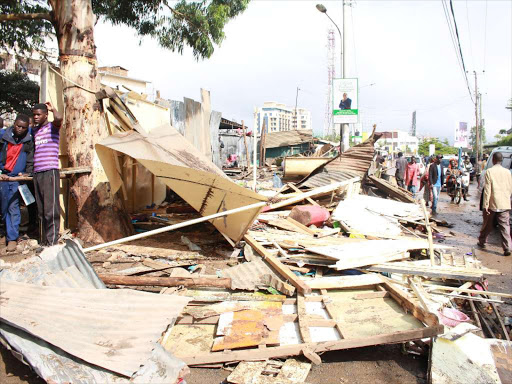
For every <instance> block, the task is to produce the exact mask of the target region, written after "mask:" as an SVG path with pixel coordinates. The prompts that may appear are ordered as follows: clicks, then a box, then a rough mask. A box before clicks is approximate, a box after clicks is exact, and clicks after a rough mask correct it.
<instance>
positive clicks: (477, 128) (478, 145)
mask: <svg viewBox="0 0 512 384" xmlns="http://www.w3.org/2000/svg"><path fill="white" fill-rule="evenodd" d="M473 74H474V75H475V143H476V161H479V160H480V156H479V153H480V138H479V136H480V129H479V126H478V83H477V81H478V80H477V76H476V71H473Z"/></svg>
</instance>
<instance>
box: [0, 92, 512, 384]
mask: <svg viewBox="0 0 512 384" xmlns="http://www.w3.org/2000/svg"><path fill="white" fill-rule="evenodd" d="M103 97H107V98H108V99H109V100H108V101H109V103H110V106H109V107H108V108H107V109H108V110H109V111H111V113H113V115H114V116H113V117H114V118H116V119H117V121H119V122H121V123H120V125H121V127H120V130H122V131H126V132H123V133H117V134H113V135H111V136H110V137H109V138H107V139H105V140H104V141H103V142H102V143H100V144H99V145H98V147H97V149H98V153H99V155H100V159H101V161H102V162H103V163H104V165H105V164H106V165H105V170H106V173H107V175H108V176H109V178H110V181H111V184H112V188H113V190H114V191H115V190H117V189H119V188H120V187H121V182H120V181H119V180H118V178H116V177H118V176H116V172H115V170H116V166H117V164H115V163H113V164H110V162H113V160H112V159H115V158H116V156H112V153H111V152H112V151H115V152H118V153H124V154H125V155H126V156H131V157H133V158H134V159H136V160H137V161H138V162H139V163H141V164H142V165H144V167H146V168H147V170H148V171H149V172H151V173H152V174H154V175H155V177H156V178H157V179H158V180H160V181H162V182H163V183H165V184H166V185H168V186H169V187H170V188H171V189H172V190H173V191H174V192H175V193H176V194H177V195H178V196H179V197H180V198H181V199H176V200H175V201H174V202H173V203H164V204H162V205H161V206H159V207H155V208H151V209H147V210H144V211H141V212H137V213H135V214H134V215H133V219H134V221H135V226H136V228H137V229H138V232H139V233H138V234H136V235H133V236H130V237H128V238H125V239H120V240H116V241H113V242H110V243H106V244H99V245H97V246H94V247H89V248H85V249H82V248H81V247H80V246H79V245H78V244H77V243H76V242H73V241H68V242H67V243H66V245H63V246H58V247H54V248H52V249H49V250H47V251H45V253H43V254H41V256H40V257H34V258H31V259H28V260H26V261H24V262H22V263H20V264H17V265H11V266H6V267H8V268H5V269H4V270H3V271H2V272H1V273H0V281H1V286H0V290H1V297H2V300H1V301H0V334H1V336H2V340H3V341H4V344H5V345H8V346H9V348H11V349H12V350H13V351H14V352H15V353H17V354H20V355H22V356H23V359H24V361H26V362H27V363H28V364H29V365H30V366H31V367H33V368H34V370H35V371H36V372H37V373H38V374H39V375H40V376H41V377H43V378H44V379H45V380H46V381H52V382H74V381H78V379H77V377H80V378H81V379H80V380H81V381H84V380H82V379H83V378H88V379H87V380H85V381H96V382H128V381H131V382H145V383H151V382H154V383H159V382H168V383H179V382H183V378H184V376H185V375H186V374H187V373H188V368H187V366H194V367H197V366H202V367H212V368H215V367H227V369H231V368H230V365H231V364H233V363H238V362H240V363H239V364H238V366H236V368H235V369H234V370H232V372H231V374H230V375H229V377H228V378H227V382H229V383H236V384H242V383H286V384H287V383H303V382H306V380H307V376H308V373H309V371H310V369H311V364H315V365H317V364H321V362H322V358H321V354H322V353H325V352H328V351H335V350H342V349H351V348H358V347H364V346H374V345H381V344H390V343H403V345H404V346H405V348H406V350H407V351H408V352H409V353H413V354H422V355H426V356H430V362H431V364H430V374H431V379H432V382H434V383H435V382H461V381H460V378H467V377H468V376H467V374H466V373H464V374H462V373H460V371H463V370H464V369H466V368H464V367H465V366H466V365H467V364H465V362H466V361H468V360H469V361H471V362H472V363H473V364H472V367H471V369H468V370H467V372H472V374H473V376H471V377H476V376H475V375H476V374H475V370H477V371H479V374H480V376H479V377H482V378H483V379H482V380H481V381H480V382H496V383H500V382H503V383H504V382H506V381H505V379H503V378H504V377H505V376H504V375H505V374H507V373H506V369H505V368H503V366H504V364H502V363H501V361H502V360H500V359H505V360H506V359H509V361H510V359H511V355H512V353H511V348H512V345H511V344H510V332H511V330H510V324H505V322H504V321H503V318H502V316H501V315H500V314H499V310H498V308H497V306H496V305H497V304H501V303H503V301H502V299H508V298H511V297H512V295H511V294H505V293H498V292H490V291H488V287H487V285H486V280H485V276H486V275H493V274H498V273H499V272H498V271H495V270H491V269H487V268H484V267H483V266H482V264H481V263H480V261H479V260H478V259H477V257H476V255H475V254H474V252H473V253H472V254H471V255H458V254H456V253H455V252H454V250H453V249H452V248H450V247H449V246H445V245H443V244H441V243H438V242H437V243H436V242H434V239H435V238H437V239H441V238H443V237H445V236H450V234H449V233H446V232H444V231H443V226H447V225H448V224H447V223H445V222H440V221H438V220H433V219H432V218H430V217H429V215H428V213H427V210H426V208H425V206H424V204H423V203H422V204H418V203H417V202H416V201H414V199H412V196H410V194H409V193H408V192H407V191H405V190H403V189H401V188H399V187H397V186H396V185H393V184H391V183H390V182H387V181H385V180H382V179H377V178H375V177H373V176H371V175H369V174H368V173H371V171H370V172H369V169H370V170H371V168H372V159H371V158H372V153H371V152H372V151H373V142H372V140H374V138H372V139H371V140H370V141H368V142H365V143H363V144H360V145H359V146H356V147H354V148H352V149H351V150H349V151H347V152H346V153H345V154H342V155H341V156H340V157H339V158H338V159H335V160H332V161H330V162H328V163H327V164H321V165H319V166H318V168H317V169H314V170H313V171H312V172H310V174H309V175H308V176H307V177H306V178H305V179H304V180H302V181H301V182H299V183H297V184H286V185H284V186H283V188H280V189H278V190H274V194H273V196H272V197H271V199H270V200H268V199H267V198H266V197H264V196H263V195H261V194H258V193H255V192H252V191H249V190H247V189H244V188H242V187H241V186H239V185H237V184H235V183H234V182H233V181H231V180H230V179H229V178H228V177H226V176H225V175H224V174H223V173H222V172H221V171H220V170H218V168H215V166H214V165H213V164H212V163H211V161H209V160H208V159H206V158H205V157H204V156H202V155H201V154H200V153H198V152H197V151H195V149H194V148H193V147H192V146H190V145H189V144H187V141H186V140H185V139H183V138H181V137H180V136H179V133H176V131H175V130H174V129H173V128H172V127H170V126H166V127H161V128H160V129H157V130H155V131H156V133H151V132H150V133H149V134H148V133H144V132H143V131H142V130H139V129H138V123H137V122H136V120H134V118H133V116H131V115H130V113H129V110H128V109H127V108H126V106H125V105H124V104H123V102H122V101H121V100H118V99H117V98H116V96H115V94H106V95H103ZM372 137H373V136H372ZM336 161H339V162H340V163H341V164H345V165H342V166H339V165H336V163H335V162H336ZM361 163H362V164H363V165H364V166H361ZM369 191H373V192H371V193H370V192H369ZM178 230H179V231H178ZM130 287H131V288H133V289H129V288H130ZM157 293H158V294H157ZM472 324H474V325H472ZM467 340H469V341H467ZM489 340H490V341H489ZM464 342H468V343H469V342H471V343H473V344H474V345H478V346H479V352H481V351H484V352H482V353H483V355H482V356H484V357H485V358H475V357H474V356H473V355H472V354H471V353H472V351H469V350H468V349H465V348H464V345H463V343H464ZM473 344H472V345H473ZM496 348H498V349H499V348H502V351H505V352H500V353H501V354H499V358H497V357H496V356H498V352H497V349H496ZM470 349H471V348H470ZM460 351H463V352H460ZM455 352H457V353H458V355H457V356H459V358H455V357H454V358H452V359H448V358H447V357H446V356H447V355H450V356H455ZM300 356H303V358H301V357H300ZM461 356H464V358H462V357H461ZM493 356H494V357H493ZM295 357H298V360H296V359H295ZM493 359H494V360H493ZM484 366H485V368H482V367H484ZM504 372H505V373H504ZM509 373H510V372H509ZM448 379H449V380H452V381H448ZM443 380H444V381H443ZM500 380H501V381H500ZM470 381H471V380H470V379H468V380H466V382H470Z"/></svg>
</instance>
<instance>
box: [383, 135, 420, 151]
mask: <svg viewBox="0 0 512 384" xmlns="http://www.w3.org/2000/svg"><path fill="white" fill-rule="evenodd" d="M382 133H383V135H382V137H381V138H380V139H379V140H377V142H376V143H375V147H376V148H379V149H381V150H385V151H387V152H388V153H390V154H395V155H396V154H397V153H398V152H403V153H406V154H411V155H412V154H417V153H418V145H419V140H418V138H417V137H416V136H411V135H410V134H409V132H405V131H398V130H396V131H387V132H382Z"/></svg>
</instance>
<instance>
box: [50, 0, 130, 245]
mask: <svg viewBox="0 0 512 384" xmlns="http://www.w3.org/2000/svg"><path fill="white" fill-rule="evenodd" d="M50 4H51V6H52V8H53V16H54V22H53V23H54V26H55V30H56V34H57V40H58V45H59V61H60V68H61V74H62V75H63V77H64V78H66V79H69V80H71V81H73V82H74V83H76V84H79V85H80V86H81V87H83V88H80V87H78V86H76V85H74V84H72V83H71V82H70V81H67V80H65V79H64V80H63V83H64V104H65V111H64V112H65V113H64V116H65V117H64V127H65V132H66V134H65V135H62V136H61V140H67V155H68V157H69V166H71V167H81V166H89V167H92V169H93V171H92V173H91V174H86V175H81V176H78V177H77V179H76V181H75V182H74V184H73V185H72V187H71V196H72V198H73V199H74V201H75V203H76V207H77V210H78V212H77V213H78V237H79V238H80V239H82V240H83V241H84V242H88V243H100V242H104V241H111V240H114V239H118V238H120V237H125V236H128V235H129V234H131V233H132V232H133V227H132V225H131V222H130V219H129V217H128V215H127V214H126V212H125V210H124V209H123V207H122V203H121V200H120V198H119V197H118V196H117V195H113V194H112V193H111V191H110V184H109V183H108V180H107V178H106V175H105V172H104V171H103V168H102V166H101V164H100V162H99V160H98V158H97V156H96V151H95V149H94V145H95V144H96V143H97V142H98V141H99V140H100V139H101V138H102V137H104V136H106V135H107V133H106V130H105V125H104V123H103V120H102V116H101V112H100V105H99V104H98V102H97V100H96V96H95V94H94V92H96V91H98V90H99V89H100V79H99V76H98V71H97V61H96V47H95V45H94V21H95V16H94V14H93V12H92V6H91V0H50ZM84 88H85V89H84Z"/></svg>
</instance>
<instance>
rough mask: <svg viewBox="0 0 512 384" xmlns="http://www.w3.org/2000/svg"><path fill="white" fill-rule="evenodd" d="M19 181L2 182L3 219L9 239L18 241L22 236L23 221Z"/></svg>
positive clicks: (0, 193) (0, 191) (0, 183)
mask: <svg viewBox="0 0 512 384" xmlns="http://www.w3.org/2000/svg"><path fill="white" fill-rule="evenodd" d="M19 185H20V184H19V183H18V182H17V181H2V182H0V195H1V207H2V221H3V222H4V225H5V232H6V238H7V241H16V240H18V237H19V236H20V232H19V228H20V221H21V212H20V197H21V196H20V192H19V191H18V186H19Z"/></svg>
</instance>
